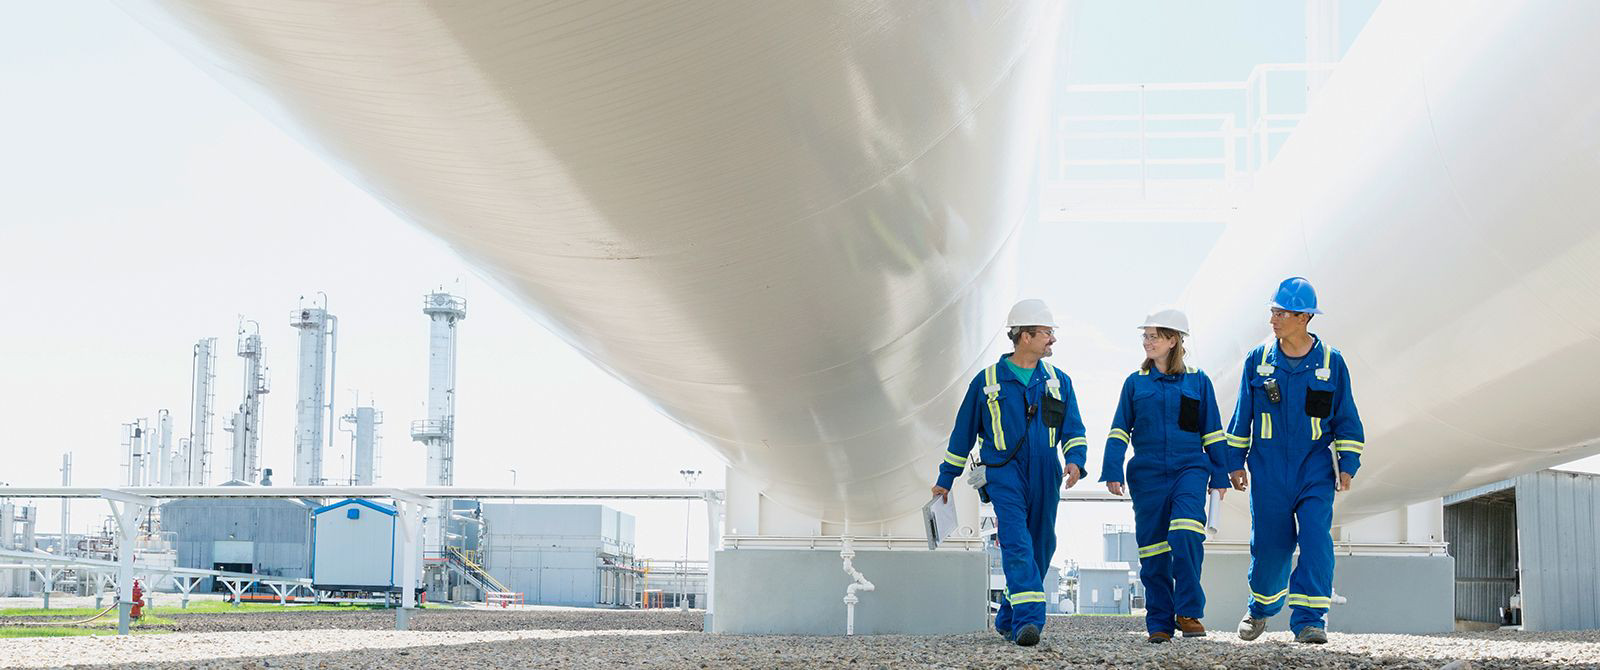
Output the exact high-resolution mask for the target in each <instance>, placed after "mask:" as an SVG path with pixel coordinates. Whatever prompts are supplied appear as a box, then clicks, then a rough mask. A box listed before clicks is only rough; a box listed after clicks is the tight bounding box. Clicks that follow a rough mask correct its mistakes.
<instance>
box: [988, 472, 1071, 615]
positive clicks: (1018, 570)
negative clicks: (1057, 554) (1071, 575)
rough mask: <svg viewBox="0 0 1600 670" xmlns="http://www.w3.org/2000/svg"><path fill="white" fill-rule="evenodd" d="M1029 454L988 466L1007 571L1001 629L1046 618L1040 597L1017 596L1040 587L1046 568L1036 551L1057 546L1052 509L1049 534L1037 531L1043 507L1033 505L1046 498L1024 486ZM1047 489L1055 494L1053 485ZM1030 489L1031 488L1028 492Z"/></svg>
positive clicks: (991, 494)
mask: <svg viewBox="0 0 1600 670" xmlns="http://www.w3.org/2000/svg"><path fill="white" fill-rule="evenodd" d="M1028 451H1030V452H1031V451H1032V450H1031V449H1030V450H1028ZM1041 451H1043V452H1044V453H1046V454H1049V455H1050V457H1051V458H1054V457H1055V453H1054V450H1053V449H1048V448H1046V449H1043V450H1041ZM1028 456H1029V454H1028V453H1023V454H1019V455H1018V458H1017V460H1016V461H1013V462H1012V463H1011V464H1010V465H1007V466H1005V467H999V468H990V469H989V484H988V486H987V487H986V488H987V490H988V492H989V499H990V500H991V501H992V502H993V503H994V512H995V522H996V524H997V526H998V528H997V531H998V533H997V534H998V535H999V538H1000V565H1001V568H1002V569H1003V570H1004V571H1005V576H1006V590H1007V593H1008V594H1009V595H1008V596H1007V597H1006V598H1005V599H1004V600H1003V601H1002V602H1001V615H1002V616H999V617H996V619H995V626H996V627H997V628H1000V629H1001V630H1010V631H1016V630H1018V629H1020V628H1021V627H1022V626H1026V625H1029V624H1032V625H1035V626H1039V627H1040V629H1041V630H1042V629H1043V628H1044V624H1045V601H1044V599H1042V598H1041V599H1037V600H1036V599H1034V598H1033V597H1031V596H1025V597H1019V596H1023V594H1029V593H1042V592H1043V591H1044V579H1043V575H1044V572H1043V570H1041V569H1040V566H1039V560H1038V555H1039V553H1040V552H1043V551H1050V552H1054V550H1055V543H1054V539H1055V533H1054V530H1055V529H1054V523H1055V518H1054V515H1051V516H1050V518H1049V523H1050V524H1051V526H1050V527H1049V534H1048V537H1046V536H1043V535H1041V534H1039V533H1036V532H1035V531H1036V530H1037V529H1035V528H1034V526H1035V525H1036V524H1042V522H1043V520H1042V519H1041V518H1040V517H1041V515H1042V512H1043V510H1041V509H1034V508H1036V507H1043V506H1044V505H1042V504H1040V503H1043V502H1045V501H1043V500H1036V498H1039V495H1040V494H1039V492H1037V491H1031V490H1025V489H1026V488H1028V487H1027V486H1026V485H1027V484H1028V482H1025V481H1023V477H1024V476H1025V475H1026V474H1027V468H1025V467H1022V466H1023V465H1024V461H1025V459H1027V458H1028ZM1050 493H1052V494H1056V495H1057V496H1059V494H1058V493H1056V489H1055V488H1054V487H1052V488H1051V490H1050ZM1028 494H1033V495H1032V498H1030V497H1029V495H1028ZM1051 502H1053V501H1051ZM1050 506H1051V507H1053V506H1054V505H1050ZM1046 560H1048V556H1047V557H1046ZM1046 568H1048V566H1046Z"/></svg>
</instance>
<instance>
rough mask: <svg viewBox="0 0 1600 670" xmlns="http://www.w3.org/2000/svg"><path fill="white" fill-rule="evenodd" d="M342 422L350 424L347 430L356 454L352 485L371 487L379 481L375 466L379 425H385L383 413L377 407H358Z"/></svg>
mask: <svg viewBox="0 0 1600 670" xmlns="http://www.w3.org/2000/svg"><path fill="white" fill-rule="evenodd" d="M342 421H343V422H344V423H346V424H349V426H350V428H348V429H346V430H348V431H349V432H350V433H351V436H350V439H351V442H352V446H353V449H352V451H354V454H352V459H351V463H352V464H353V465H352V467H351V474H350V483H351V484H354V485H355V486H371V485H373V483H375V482H376V481H377V477H376V472H377V467H376V464H375V461H376V457H377V447H378V425H379V424H382V423H383V412H380V411H378V408H376V407H371V406H367V407H360V406H358V407H356V408H355V409H353V410H350V413H349V414H346V415H344V417H343V418H342Z"/></svg>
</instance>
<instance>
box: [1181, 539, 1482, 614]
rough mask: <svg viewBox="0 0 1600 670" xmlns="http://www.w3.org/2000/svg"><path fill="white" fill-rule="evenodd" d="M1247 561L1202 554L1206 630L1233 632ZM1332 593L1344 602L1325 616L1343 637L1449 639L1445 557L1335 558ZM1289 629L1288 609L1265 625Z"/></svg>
mask: <svg viewBox="0 0 1600 670" xmlns="http://www.w3.org/2000/svg"><path fill="white" fill-rule="evenodd" d="M1249 569H1250V555H1249V554H1238V553H1212V552H1207V553H1206V561H1205V568H1204V572H1203V573H1202V576H1201V578H1200V584H1201V585H1202V586H1203V587H1204V588H1205V592H1206V618H1205V624H1206V627H1207V628H1212V629H1216V630H1233V629H1234V628H1235V627H1236V626H1237V625H1238V624H1239V619H1240V618H1241V617H1243V616H1244V613H1245V608H1246V606H1247V605H1248V604H1249V602H1250V585H1249V583H1247V582H1246V581H1245V579H1246V575H1248V574H1249ZM1333 590H1334V592H1335V593H1337V594H1338V595H1340V596H1343V597H1345V598H1346V599H1347V600H1348V602H1346V603H1345V604H1343V605H1334V606H1333V608H1332V609H1331V610H1329V612H1328V616H1327V619H1326V621H1327V624H1328V630H1330V631H1337V632H1342V633H1448V632H1450V631H1452V630H1454V629H1455V559H1452V558H1450V557H1449V556H1383V555H1371V556H1338V557H1336V558H1335V559H1334V568H1333ZM1288 629H1289V608H1288V607H1287V606H1286V607H1284V608H1283V611H1281V612H1279V613H1278V615H1277V616H1275V617H1272V619H1271V620H1270V621H1269V622H1268V623H1267V630H1268V631H1282V630H1288Z"/></svg>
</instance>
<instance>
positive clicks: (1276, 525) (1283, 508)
mask: <svg viewBox="0 0 1600 670" xmlns="http://www.w3.org/2000/svg"><path fill="white" fill-rule="evenodd" d="M1251 483H1252V484H1253V486H1251V488H1250V518H1251V520H1250V572H1249V576H1248V580H1249V583H1250V603H1249V605H1250V616H1251V617H1252V618H1255V619H1265V618H1268V617H1271V616H1273V615H1275V614H1277V613H1278V611H1279V610H1282V609H1283V605H1284V602H1283V600H1284V597H1285V596H1287V595H1288V594H1289V588H1288V587H1289V568H1290V560H1291V559H1292V558H1293V556H1294V545H1295V526H1294V512H1293V510H1294V503H1293V498H1292V497H1290V496H1287V495H1278V494H1276V493H1275V492H1270V491H1267V489H1268V488H1269V487H1266V486H1262V484H1261V483H1260V482H1251Z"/></svg>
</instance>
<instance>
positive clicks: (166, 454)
mask: <svg viewBox="0 0 1600 670" xmlns="http://www.w3.org/2000/svg"><path fill="white" fill-rule="evenodd" d="M155 430H156V436H155V437H156V439H155V442H156V445H155V454H156V455H155V458H154V459H152V460H151V462H150V466H151V467H150V485H151V486H172V485H174V484H176V483H177V482H178V480H179V479H180V477H178V475H177V473H176V472H175V471H176V470H177V463H178V459H177V454H175V453H173V451H172V412H168V411H167V410H164V409H163V410H157V411H156V429H155Z"/></svg>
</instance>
